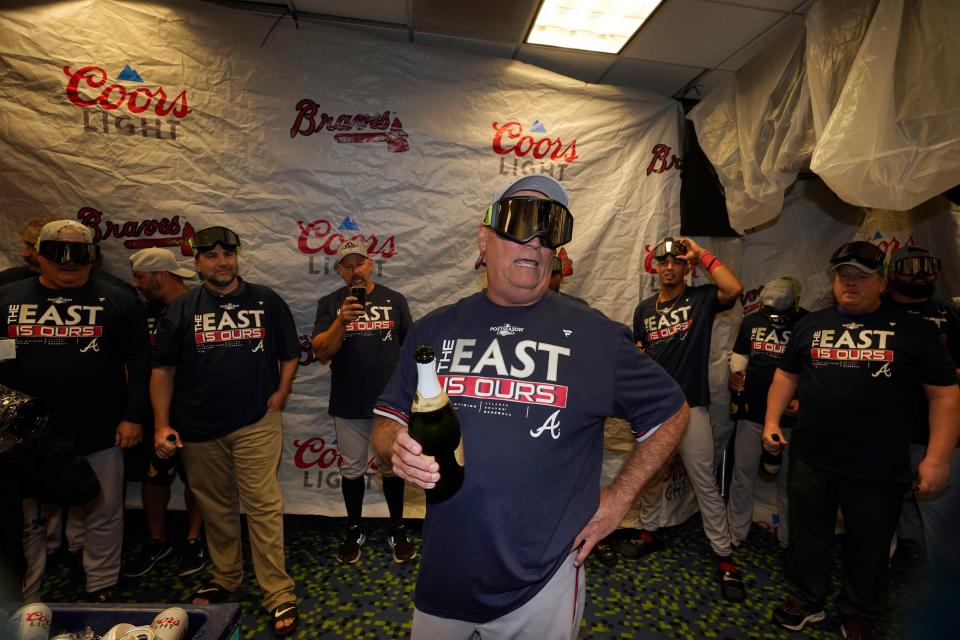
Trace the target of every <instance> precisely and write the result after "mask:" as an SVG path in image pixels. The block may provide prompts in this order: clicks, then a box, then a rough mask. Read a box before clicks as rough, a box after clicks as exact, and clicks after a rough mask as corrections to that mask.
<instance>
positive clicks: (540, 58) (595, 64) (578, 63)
mask: <svg viewBox="0 0 960 640" xmlns="http://www.w3.org/2000/svg"><path fill="white" fill-rule="evenodd" d="M615 59H616V56H613V55H610V54H605V53H586V52H582V51H569V50H566V49H557V48H555V47H541V46H539V45H535V44H525V45H522V46H521V47H520V51H519V53H518V54H517V60H520V61H522V62H526V63H527V64H532V65H536V66H538V67H542V68H544V69H547V70H549V71H553V72H555V73H559V74H562V75H565V76H568V77H570V78H576V79H577V80H583V81H584V82H596V81H597V79H598V78H599V77H600V76H601V75H602V74H603V72H604V71H606V70H607V68H608V67H609V66H610V63H612V62H613V61H614V60H615Z"/></svg>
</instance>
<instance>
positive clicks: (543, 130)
mask: <svg viewBox="0 0 960 640" xmlns="http://www.w3.org/2000/svg"><path fill="white" fill-rule="evenodd" d="M530 131H534V132H536V133H546V132H547V129H546V127H544V126H543V125H542V124H540V121H539V120H534V121H533V124H532V125H530Z"/></svg>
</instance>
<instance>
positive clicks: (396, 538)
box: [341, 525, 417, 564]
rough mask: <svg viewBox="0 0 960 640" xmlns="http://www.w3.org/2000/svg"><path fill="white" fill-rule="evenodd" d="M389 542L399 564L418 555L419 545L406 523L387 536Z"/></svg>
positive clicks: (394, 557)
mask: <svg viewBox="0 0 960 640" xmlns="http://www.w3.org/2000/svg"><path fill="white" fill-rule="evenodd" d="M387 542H388V543H389V544H390V549H391V550H392V551H393V561H394V562H396V563H397V564H403V563H404V562H410V561H411V560H413V559H414V558H416V557H417V547H416V546H415V545H414V544H413V540H411V539H410V532H409V531H407V528H406V527H405V526H404V525H400V526H399V527H396V528H395V529H394V530H393V533H391V534H390V537H388V538H387ZM341 562H342V560H341Z"/></svg>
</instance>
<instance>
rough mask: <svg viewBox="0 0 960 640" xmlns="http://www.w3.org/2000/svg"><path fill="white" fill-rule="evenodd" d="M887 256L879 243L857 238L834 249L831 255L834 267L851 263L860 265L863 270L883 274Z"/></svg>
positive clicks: (831, 262)
mask: <svg viewBox="0 0 960 640" xmlns="http://www.w3.org/2000/svg"><path fill="white" fill-rule="evenodd" d="M886 257H887V256H886V254H885V253H884V252H883V249H881V248H880V247H878V246H877V245H875V244H871V243H869V242H866V241H864V240H857V241H855V242H848V243H846V244H844V245H841V246H840V248H839V249H837V250H836V251H834V252H833V255H832V256H831V257H830V264H831V265H833V268H834V269H836V268H837V267H839V266H841V265H844V264H850V265H853V266H857V267H860V270H861V271H869V272H872V273H881V274H882V273H883V263H884V260H885V259H886Z"/></svg>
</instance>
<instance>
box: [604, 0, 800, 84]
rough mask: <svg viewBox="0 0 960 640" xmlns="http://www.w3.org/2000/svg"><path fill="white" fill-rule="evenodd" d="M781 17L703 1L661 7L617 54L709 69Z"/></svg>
mask: <svg viewBox="0 0 960 640" xmlns="http://www.w3.org/2000/svg"><path fill="white" fill-rule="evenodd" d="M782 17H783V14H782V13H778V12H776V11H762V10H759V9H750V8H745V7H742V6H733V5H729V4H716V3H713V2H705V1H704V0H671V1H670V2H667V3H665V4H663V5H662V6H661V7H660V10H659V11H657V13H656V14H654V16H653V18H651V19H650V21H649V22H648V23H647V24H646V25H644V26H643V27H642V28H641V29H640V32H639V33H638V34H637V35H636V36H635V37H634V39H633V41H632V42H631V43H630V44H629V45H627V47H626V49H624V51H623V53H622V54H621V55H622V56H624V57H627V58H635V59H640V60H646V61H648V62H671V63H674V64H686V65H690V66H694V67H702V68H708V69H709V68H712V67H715V66H717V65H718V64H719V63H720V62H722V61H723V60H725V59H726V58H728V57H729V56H730V55H732V54H733V53H734V52H735V51H737V50H738V49H740V48H741V47H742V46H743V45H744V44H745V43H747V42H750V41H751V40H753V39H754V38H755V37H757V36H758V35H759V34H761V33H763V32H764V31H766V30H767V29H768V28H769V27H770V26H771V25H773V24H774V23H775V22H777V20H779V19H780V18H782Z"/></svg>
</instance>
